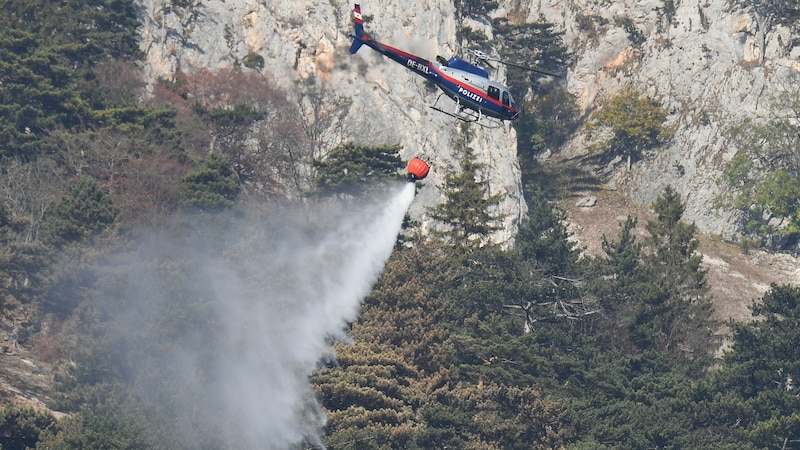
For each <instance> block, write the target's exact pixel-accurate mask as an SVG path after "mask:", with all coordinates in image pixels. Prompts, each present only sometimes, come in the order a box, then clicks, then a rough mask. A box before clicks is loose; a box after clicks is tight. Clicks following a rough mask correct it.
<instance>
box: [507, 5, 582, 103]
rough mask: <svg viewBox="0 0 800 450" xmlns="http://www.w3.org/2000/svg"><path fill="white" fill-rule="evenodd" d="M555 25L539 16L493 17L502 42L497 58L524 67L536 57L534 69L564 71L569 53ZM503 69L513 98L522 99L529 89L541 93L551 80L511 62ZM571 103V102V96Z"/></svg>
mask: <svg viewBox="0 0 800 450" xmlns="http://www.w3.org/2000/svg"><path fill="white" fill-rule="evenodd" d="M558 28H559V27H558V26H557V25H556V24H554V23H549V22H545V21H544V20H543V19H542V20H540V21H539V22H534V23H522V24H513V23H510V22H508V21H502V20H495V22H494V30H495V33H496V34H497V35H498V36H499V37H500V38H501V39H499V40H500V41H501V42H502V43H503V44H502V48H501V50H500V56H501V59H503V60H505V61H508V62H510V63H515V64H519V65H522V66H525V67H527V66H529V65H530V64H531V63H530V61H537V63H536V65H535V66H534V68H535V69H540V70H544V71H548V72H552V73H557V74H560V73H564V71H565V67H566V66H567V65H569V64H570V63H571V61H572V59H573V55H572V54H571V53H570V52H569V48H568V47H567V45H566V44H565V43H564V40H563V37H564V32H563V31H558ZM507 70H508V74H507V81H506V83H507V84H508V87H509V89H510V91H511V95H512V96H513V97H514V98H516V99H525V98H526V94H528V92H529V91H530V90H531V89H533V91H534V93H536V94H537V95H542V94H545V93H546V92H547V91H548V90H549V85H548V83H549V81H551V80H552V79H551V78H550V77H547V76H544V75H542V74H539V73H536V72H532V71H529V70H525V69H522V68H519V67H514V66H508V67H507ZM562 100H563V99H562ZM571 103H572V104H574V100H572V102H571ZM526 106H527V105H526ZM565 106H567V107H568V106H569V105H565Z"/></svg>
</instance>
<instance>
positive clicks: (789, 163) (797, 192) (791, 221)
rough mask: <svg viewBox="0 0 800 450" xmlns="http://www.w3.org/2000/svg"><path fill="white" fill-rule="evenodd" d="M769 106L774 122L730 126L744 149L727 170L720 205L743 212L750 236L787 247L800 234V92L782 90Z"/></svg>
mask: <svg viewBox="0 0 800 450" xmlns="http://www.w3.org/2000/svg"><path fill="white" fill-rule="evenodd" d="M770 107H771V108H772V110H773V111H774V113H773V114H771V118H770V120H768V121H766V122H764V123H756V124H753V123H745V124H743V125H742V126H741V127H738V128H736V129H733V130H731V134H732V137H733V139H734V140H735V141H736V142H737V144H738V145H739V146H740V147H741V148H742V149H743V150H741V151H739V152H737V154H736V155H735V156H734V158H733V159H732V160H731V161H729V162H728V163H727V164H726V165H725V167H724V169H723V174H722V178H721V180H720V182H719V184H720V185H721V187H722V194H721V195H720V196H719V197H718V199H717V203H718V206H728V207H732V208H734V209H735V210H737V211H739V225H740V227H741V228H740V230H741V231H742V232H743V233H745V234H746V235H748V236H750V237H753V238H756V239H758V240H760V241H761V242H762V244H764V245H767V246H769V247H771V248H775V249H788V248H790V246H792V245H793V244H794V243H796V241H797V236H798V235H800V201H798V198H800V157H798V151H797V149H798V148H800V139H799V138H798V124H797V123H796V120H794V119H793V117H796V116H797V114H798V112H800V94H798V93H797V92H796V91H795V90H784V91H781V92H779V93H777V94H775V95H774V96H773V97H772V101H771V104H770ZM773 219H778V220H776V221H772V220H773ZM771 221H772V223H771Z"/></svg>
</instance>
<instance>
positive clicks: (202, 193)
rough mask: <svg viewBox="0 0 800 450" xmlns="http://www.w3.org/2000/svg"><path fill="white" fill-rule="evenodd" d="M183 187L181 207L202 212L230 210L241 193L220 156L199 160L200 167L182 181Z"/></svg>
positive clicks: (236, 181)
mask: <svg viewBox="0 0 800 450" xmlns="http://www.w3.org/2000/svg"><path fill="white" fill-rule="evenodd" d="M182 183H183V185H182V191H181V199H180V201H181V204H182V205H183V206H184V207H187V208H190V209H197V210H205V211H214V210H220V209H226V208H230V207H232V206H233V205H234V200H236V197H237V196H238V195H239V191H240V189H241V188H240V186H239V181H238V180H237V178H236V173H234V171H233V169H231V167H230V165H228V160H227V159H226V158H225V157H224V156H222V155H220V154H219V153H212V154H211V155H209V156H208V157H207V158H205V159H204V160H202V161H201V164H200V167H198V168H197V169H196V170H194V171H191V172H189V173H187V174H186V175H185V176H184V177H183V180H182Z"/></svg>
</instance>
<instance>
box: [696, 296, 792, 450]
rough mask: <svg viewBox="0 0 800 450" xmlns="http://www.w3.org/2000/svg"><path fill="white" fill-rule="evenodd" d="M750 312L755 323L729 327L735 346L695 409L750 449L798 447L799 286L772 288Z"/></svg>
mask: <svg viewBox="0 0 800 450" xmlns="http://www.w3.org/2000/svg"><path fill="white" fill-rule="evenodd" d="M751 310H752V314H753V319H754V320H752V321H747V322H735V323H731V324H730V325H731V327H732V329H733V345H732V346H731V348H730V351H729V352H727V353H726V354H725V357H724V360H723V365H722V369H721V370H720V371H719V372H718V373H717V374H716V375H715V377H714V380H713V381H714V382H713V383H712V384H710V385H709V386H706V387H705V389H704V390H703V391H701V392H702V394H703V395H702V397H700V396H698V403H699V405H700V407H699V408H698V409H697V410H698V411H699V412H701V413H702V414H703V418H704V419H705V420H707V421H708V422H709V423H710V424H712V425H713V426H715V427H718V428H719V429H721V430H723V431H724V432H727V431H728V430H731V429H733V430H734V431H735V433H736V436H738V438H739V439H741V440H740V442H747V441H749V442H750V443H751V444H752V445H753V447H754V448H796V446H797V443H798V442H800V414H799V413H798V411H800V396H798V392H800V388H799V387H798V384H797V383H798V381H797V380H799V379H800V287H797V286H790V285H776V284H773V285H772V286H771V287H770V290H769V291H768V292H767V293H766V294H764V296H763V297H762V298H761V299H759V300H758V301H756V302H754V304H753V305H752V307H751Z"/></svg>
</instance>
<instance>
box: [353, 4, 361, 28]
mask: <svg viewBox="0 0 800 450" xmlns="http://www.w3.org/2000/svg"><path fill="white" fill-rule="evenodd" d="M353 20H355V22H356V23H357V24H359V25H363V24H364V19H362V18H361V8H355V9H354V10H353Z"/></svg>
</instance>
